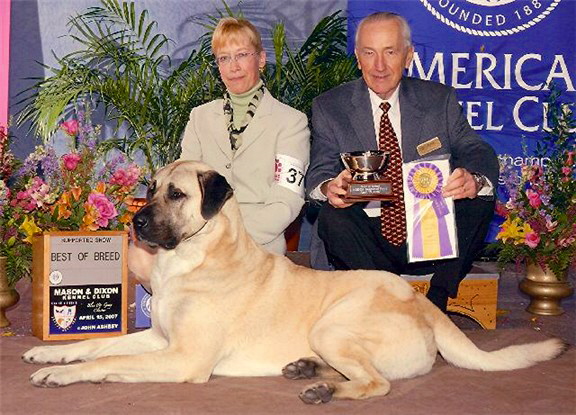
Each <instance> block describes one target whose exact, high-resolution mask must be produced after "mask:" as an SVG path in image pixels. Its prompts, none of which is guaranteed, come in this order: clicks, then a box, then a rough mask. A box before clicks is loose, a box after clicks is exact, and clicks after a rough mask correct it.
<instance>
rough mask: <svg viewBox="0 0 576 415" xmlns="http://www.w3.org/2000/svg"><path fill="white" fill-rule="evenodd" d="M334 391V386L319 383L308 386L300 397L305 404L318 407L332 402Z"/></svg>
mask: <svg viewBox="0 0 576 415" xmlns="http://www.w3.org/2000/svg"><path fill="white" fill-rule="evenodd" d="M334 391H335V388H334V385H332V384H330V383H325V382H318V383H315V384H313V385H310V386H307V387H306V389H304V390H303V391H302V392H300V395H298V396H299V397H300V399H302V402H304V403H307V404H313V405H318V404H321V403H326V402H330V400H331V399H332V395H333V394H334Z"/></svg>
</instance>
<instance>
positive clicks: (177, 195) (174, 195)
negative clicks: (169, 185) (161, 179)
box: [168, 189, 186, 200]
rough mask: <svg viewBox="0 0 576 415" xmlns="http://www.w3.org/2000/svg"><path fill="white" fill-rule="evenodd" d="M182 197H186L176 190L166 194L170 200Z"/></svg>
mask: <svg viewBox="0 0 576 415" xmlns="http://www.w3.org/2000/svg"><path fill="white" fill-rule="evenodd" d="M184 196H186V195H185V194H184V193H182V192H181V191H180V190H178V189H170V192H169V193H168V197H169V198H170V199H172V200H178V199H182V198H183V197H184Z"/></svg>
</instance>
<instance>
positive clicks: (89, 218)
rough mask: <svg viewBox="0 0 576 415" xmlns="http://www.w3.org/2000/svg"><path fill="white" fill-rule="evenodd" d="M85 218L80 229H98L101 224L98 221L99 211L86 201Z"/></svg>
mask: <svg viewBox="0 0 576 415" xmlns="http://www.w3.org/2000/svg"><path fill="white" fill-rule="evenodd" d="M84 211H85V212H86V213H85V214H84V218H83V219H82V225H81V226H80V230H83V231H85V230H89V231H96V230H98V228H99V227H100V226H98V224H97V223H96V219H97V218H98V211H97V210H96V208H94V206H92V205H91V204H90V203H84Z"/></svg>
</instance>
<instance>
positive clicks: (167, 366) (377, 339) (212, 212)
mask: <svg viewBox="0 0 576 415" xmlns="http://www.w3.org/2000/svg"><path fill="white" fill-rule="evenodd" d="M148 200H149V203H148V205H147V206H146V207H145V208H143V209H142V210H141V211H140V212H139V213H138V214H137V215H136V216H135V218H134V227H135V230H136V233H137V235H138V237H139V239H140V240H143V241H146V242H147V243H148V244H150V245H152V246H158V247H159V248H158V254H157V255H156V257H155V262H154V264H153V267H152V271H151V276H150V285H151V287H152V290H153V297H152V328H151V329H149V330H146V331H142V332H138V333H134V334H129V335H126V336H121V337H116V338H106V339H95V340H87V341H83V342H79V343H75V344H70V345H65V346H44V347H35V348H33V349H32V350H30V351H28V352H27V353H25V354H24V356H23V358H24V360H25V361H26V362H30V363H69V362H73V361H84V363H79V364H74V365H65V366H53V367H47V368H43V369H40V370H38V371H37V372H36V373H34V374H33V375H32V376H31V381H32V383H33V384H34V385H37V386H50V387H52V386H63V385H68V384H70V383H74V382H103V381H107V382H194V383H200V382H206V381H208V379H209V378H210V376H211V375H212V374H216V375H225V376H268V375H279V374H281V373H283V374H284V376H285V377H287V378H290V379H296V378H302V377H306V378H311V377H314V376H320V377H328V378H330V380H325V381H319V382H317V383H314V384H311V385H309V386H306V387H305V388H304V390H303V391H302V392H301V394H300V398H301V399H302V400H303V401H304V402H306V403H322V402H327V401H329V400H330V399H331V398H332V397H334V398H350V399H362V398H369V397H372V396H377V395H385V394H386V393H388V391H389V390H390V380H393V379H399V378H407V377H412V376H418V375H423V374H425V373H427V372H429V371H430V369H431V368H432V365H433V364H434V361H435V360H436V355H437V352H438V351H439V352H440V353H441V354H442V356H443V357H444V358H445V359H446V360H447V361H449V362H451V363H452V364H454V365H457V366H460V367H463V368H469V369H478V370H511V369H518V368H523V367H527V366H530V365H533V364H535V363H536V362H540V361H544V360H548V359H551V358H553V357H555V356H557V355H559V354H560V353H561V352H562V350H563V348H564V344H563V343H562V342H561V341H560V340H558V339H549V340H545V341H542V342H538V343H531V344H525V345H518V346H510V347H506V348H504V349H501V350H498V351H494V352H490V353H488V352H484V351H481V350H479V349H478V348H477V347H476V346H475V345H474V344H473V343H472V342H471V341H470V340H469V339H468V338H467V337H466V336H465V335H464V334H463V333H462V332H461V331H460V330H459V329H458V328H457V327H456V326H455V325H454V324H453V323H452V322H451V321H450V319H449V318H448V317H447V316H446V315H444V314H443V313H441V312H440V311H439V310H438V309H437V308H436V307H435V306H434V305H432V303H431V302H429V301H428V300H427V299H426V297H424V296H423V295H421V294H419V293H417V292H415V291H414V290H413V289H412V287H411V286H410V285H409V284H408V283H407V282H405V281H404V280H402V279H401V278H400V277H398V276H396V275H393V274H390V273H387V272H378V271H334V272H322V271H315V270H312V269H308V268H304V267H301V266H297V265H295V264H293V263H292V262H291V261H290V260H288V259H286V258H285V257H282V256H278V255H273V254H270V253H267V252H266V251H264V250H263V249H262V248H260V247H259V246H258V245H257V244H256V243H255V242H254V241H253V240H252V239H251V238H250V236H248V234H247V233H246V230H245V229H244V226H243V225H242V220H241V218H240V213H239V209H238V205H237V202H236V200H235V199H234V198H233V197H232V189H231V188H230V186H229V185H228V183H227V182H226V180H225V179H224V178H223V177H222V176H220V175H219V174H218V173H216V172H215V171H212V170H210V169H209V167H207V166H206V165H204V164H201V163H198V162H177V163H174V164H171V165H169V166H167V167H165V168H164V169H162V170H161V171H160V172H158V174H157V175H156V177H155V180H154V182H153V183H152V185H151V187H150V189H149V194H148ZM133 258H137V260H134V259H132V261H131V263H132V264H145V262H146V258H147V257H146V254H145V252H143V251H142V252H140V251H138V252H136V255H135V256H134V257H133ZM144 273H145V272H144ZM291 362H292V363H291Z"/></svg>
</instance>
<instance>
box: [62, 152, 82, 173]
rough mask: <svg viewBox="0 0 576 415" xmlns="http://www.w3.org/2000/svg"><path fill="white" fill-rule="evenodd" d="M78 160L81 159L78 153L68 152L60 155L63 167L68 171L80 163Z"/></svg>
mask: <svg viewBox="0 0 576 415" xmlns="http://www.w3.org/2000/svg"><path fill="white" fill-rule="evenodd" d="M80 160H82V157H80V154H78V153H68V154H64V155H63V156H62V162H63V163H64V168H65V169H66V170H70V171H73V170H75V169H76V167H77V166H78V163H80Z"/></svg>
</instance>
